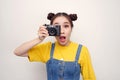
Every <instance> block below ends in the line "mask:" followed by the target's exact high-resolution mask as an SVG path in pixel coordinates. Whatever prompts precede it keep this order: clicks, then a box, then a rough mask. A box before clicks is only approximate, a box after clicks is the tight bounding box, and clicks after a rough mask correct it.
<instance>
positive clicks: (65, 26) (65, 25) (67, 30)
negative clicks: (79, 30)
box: [53, 16, 72, 46]
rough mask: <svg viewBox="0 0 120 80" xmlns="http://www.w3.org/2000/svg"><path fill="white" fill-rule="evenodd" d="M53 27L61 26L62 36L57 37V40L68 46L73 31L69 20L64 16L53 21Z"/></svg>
mask: <svg viewBox="0 0 120 80" xmlns="http://www.w3.org/2000/svg"><path fill="white" fill-rule="evenodd" d="M53 25H60V26H61V34H60V36H56V37H55V38H56V40H57V41H58V43H59V44H60V45H62V46H67V45H69V43H70V35H71V31H72V27H71V25H70V22H69V21H68V19H67V18H66V17H64V16H59V17H57V18H56V19H54V21H53Z"/></svg>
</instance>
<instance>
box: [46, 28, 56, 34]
mask: <svg viewBox="0 0 120 80" xmlns="http://www.w3.org/2000/svg"><path fill="white" fill-rule="evenodd" d="M48 33H49V35H50V36H54V35H56V33H57V31H56V29H54V28H50V29H49V31H48Z"/></svg>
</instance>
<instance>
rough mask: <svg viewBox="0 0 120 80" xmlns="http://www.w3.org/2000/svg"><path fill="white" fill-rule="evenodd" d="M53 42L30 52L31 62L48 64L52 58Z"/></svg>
mask: <svg viewBox="0 0 120 80" xmlns="http://www.w3.org/2000/svg"><path fill="white" fill-rule="evenodd" d="M50 49H51V42H47V43H43V44H38V45H36V46H34V47H33V48H31V49H30V50H29V51H28V59H29V61H30V62H46V61H47V60H48V59H49V58H50Z"/></svg>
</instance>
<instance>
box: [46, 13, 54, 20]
mask: <svg viewBox="0 0 120 80" xmlns="http://www.w3.org/2000/svg"><path fill="white" fill-rule="evenodd" d="M54 16H55V14H54V13H49V14H48V16H47V19H48V20H51V19H52V18H53V17H54Z"/></svg>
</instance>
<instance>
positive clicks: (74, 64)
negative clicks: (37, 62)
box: [46, 43, 82, 80]
mask: <svg viewBox="0 0 120 80" xmlns="http://www.w3.org/2000/svg"><path fill="white" fill-rule="evenodd" d="M54 47H55V44H54V43H53V44H52V48H51V53H50V60H48V62H47V63H46V68H47V79H48V80H80V65H79V64H78V59H79V55H80V51H81V48H82V45H79V47H78V50H77V53H76V58H75V61H62V60H57V59H53V53H54Z"/></svg>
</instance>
